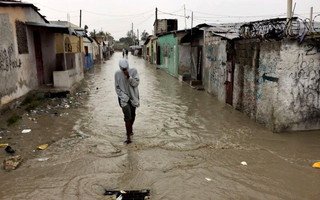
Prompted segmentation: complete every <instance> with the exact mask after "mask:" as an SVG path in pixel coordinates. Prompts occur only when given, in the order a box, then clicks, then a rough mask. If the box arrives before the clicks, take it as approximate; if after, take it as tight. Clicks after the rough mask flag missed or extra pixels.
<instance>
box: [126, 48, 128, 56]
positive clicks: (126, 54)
mask: <svg viewBox="0 0 320 200" xmlns="http://www.w3.org/2000/svg"><path fill="white" fill-rule="evenodd" d="M126 58H128V49H126Z"/></svg>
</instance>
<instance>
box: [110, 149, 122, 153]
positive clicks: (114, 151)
mask: <svg viewBox="0 0 320 200" xmlns="http://www.w3.org/2000/svg"><path fill="white" fill-rule="evenodd" d="M120 152H121V150H120V149H115V150H113V151H112V153H120Z"/></svg>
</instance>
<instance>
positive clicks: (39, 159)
mask: <svg viewBox="0 0 320 200" xmlns="http://www.w3.org/2000/svg"><path fill="white" fill-rule="evenodd" d="M47 160H49V158H38V161H39V162H44V161H47Z"/></svg>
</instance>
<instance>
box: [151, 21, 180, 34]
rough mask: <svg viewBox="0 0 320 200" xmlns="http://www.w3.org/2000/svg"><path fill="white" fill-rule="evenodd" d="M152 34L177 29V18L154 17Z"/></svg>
mask: <svg viewBox="0 0 320 200" xmlns="http://www.w3.org/2000/svg"><path fill="white" fill-rule="evenodd" d="M153 27H154V34H155V35H156V36H158V35H161V34H164V33H167V32H171V31H176V30H178V20H177V19H156V20H155V21H154V23H153Z"/></svg>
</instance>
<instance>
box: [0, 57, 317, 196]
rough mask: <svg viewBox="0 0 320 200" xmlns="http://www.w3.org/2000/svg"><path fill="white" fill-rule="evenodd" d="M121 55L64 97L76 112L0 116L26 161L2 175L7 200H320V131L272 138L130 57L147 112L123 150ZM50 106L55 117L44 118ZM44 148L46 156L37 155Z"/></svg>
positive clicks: (5, 136)
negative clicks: (111, 194)
mask: <svg viewBox="0 0 320 200" xmlns="http://www.w3.org/2000/svg"><path fill="white" fill-rule="evenodd" d="M121 57H122V55H121V54H120V53H115V54H114V55H113V56H112V57H111V59H110V60H108V61H107V62H106V63H102V64H101V65H96V66H95V70H94V71H93V72H92V73H88V74H87V75H86V78H85V83H86V87H85V89H86V91H88V92H87V93H86V94H83V95H80V96H79V97H77V96H73V99H67V101H70V100H71V101H73V103H70V102H69V103H68V105H70V107H69V108H66V107H65V105H66V104H67V103H66V100H63V99H55V100H54V101H53V100H52V99H47V100H45V102H44V103H43V104H42V105H43V107H39V110H37V111H36V113H35V114H32V113H31V114H29V116H27V115H26V113H25V112H24V111H23V108H21V114H22V117H23V119H22V120H20V121H18V122H17V123H16V124H14V125H13V126H11V127H9V128H7V127H6V125H5V123H6V122H5V121H4V120H5V119H6V118H7V117H8V116H9V115H10V114H6V115H7V116H5V115H1V125H0V128H1V130H3V131H5V132H4V133H2V135H1V137H2V139H0V141H1V143H7V142H8V143H9V144H10V145H12V147H13V148H14V149H15V150H16V151H17V154H21V155H22V157H23V158H24V161H23V163H22V164H21V166H20V167H19V168H18V169H16V170H14V171H9V172H8V171H5V170H2V169H1V170H0V180H1V185H0V198H1V199H106V197H105V196H104V192H105V190H106V189H109V190H110V189H113V190H141V189H150V190H151V195H152V199H177V200H178V199H206V200H207V199H297V200H298V199H299V200H300V199H320V190H319V185H320V179H319V175H320V170H319V169H314V168H312V164H313V163H314V162H317V161H319V160H320V153H319V152H320V132H319V131H310V132H293V133H281V134H273V133H271V132H270V131H268V130H267V129H266V128H265V127H264V126H263V125H260V124H257V123H255V122H253V121H252V120H250V119H249V118H248V117H246V116H245V115H244V114H242V113H240V112H238V111H236V110H234V109H233V108H232V107H230V106H228V105H226V104H224V103H221V102H219V101H218V100H217V99H216V98H215V97H212V96H211V95H209V94H207V93H206V92H205V91H198V90H194V89H192V88H190V87H189V86H188V85H186V84H184V83H181V82H179V81H178V80H177V79H175V78H173V77H171V76H170V75H168V74H167V73H165V72H164V71H162V70H159V69H157V68H156V67H155V66H154V65H150V64H148V63H147V62H146V61H145V60H143V59H141V58H138V57H134V56H131V55H129V58H128V59H129V63H130V66H134V67H136V68H137V70H138V72H139V76H140V79H141V82H140V86H139V90H140V101H141V106H140V107H139V108H138V109H137V119H136V122H135V125H134V133H135V134H134V136H133V143H132V144H130V145H125V144H123V141H124V140H125V128H124V122H123V115H122V112H121V109H120V108H119V105H118V102H117V97H116V94H115V91H114V80H113V77H114V72H115V71H116V70H117V69H118V61H119V59H120V58H121ZM80 91H81V90H80ZM77 98H79V99H77ZM61 100H62V104H61V102H60V101H61ZM52 101H53V102H55V103H52ZM75 102H79V104H75ZM49 103H52V105H51V104H50V105H49V107H50V108H51V109H53V110H54V112H52V111H49V112H50V113H47V110H46V108H47V109H48V106H47V105H48V104H49ZM56 104H60V106H59V107H57V108H53V107H55V105H56ZM72 105H77V106H76V107H73V106H72ZM67 107H68V106H67ZM42 110H43V111H42ZM55 113H57V114H55ZM66 113H68V114H66ZM29 118H31V119H29ZM33 118H35V120H33ZM35 121H36V123H35ZM23 128H30V129H31V130H32V131H31V132H30V133H26V134H22V133H21V131H22V129H23ZM6 130H9V131H10V133H6ZM44 143H48V144H49V147H48V148H47V149H45V150H42V151H40V150H37V149H36V147H37V146H38V145H40V144H44ZM6 156H8V154H7V153H6V152H5V151H4V149H0V158H1V159H4V158H5V157H6ZM40 158H47V159H48V160H46V161H42V162H41V161H39V159H40ZM243 161H245V162H246V163H247V165H246V166H244V165H242V164H241V162H243Z"/></svg>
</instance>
